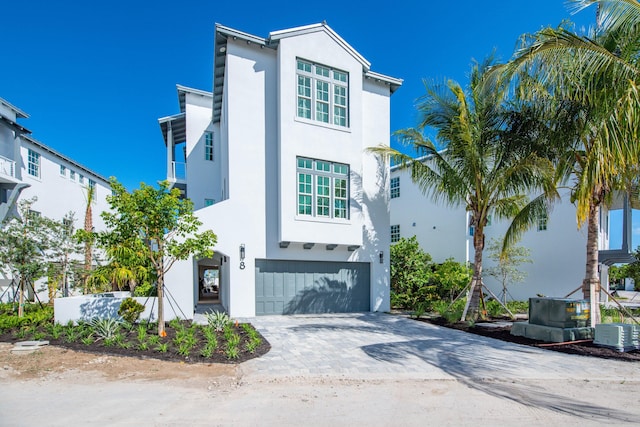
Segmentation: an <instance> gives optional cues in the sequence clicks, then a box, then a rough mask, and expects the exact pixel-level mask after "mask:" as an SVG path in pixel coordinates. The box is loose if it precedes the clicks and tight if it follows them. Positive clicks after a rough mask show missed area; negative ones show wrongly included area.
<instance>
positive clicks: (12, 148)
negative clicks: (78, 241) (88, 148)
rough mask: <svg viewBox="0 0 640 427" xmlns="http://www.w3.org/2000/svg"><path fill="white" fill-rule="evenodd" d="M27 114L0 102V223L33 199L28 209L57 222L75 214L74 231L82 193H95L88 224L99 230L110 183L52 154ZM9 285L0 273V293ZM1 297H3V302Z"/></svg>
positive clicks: (79, 216) (82, 209)
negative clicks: (25, 121) (91, 189)
mask: <svg viewBox="0 0 640 427" xmlns="http://www.w3.org/2000/svg"><path fill="white" fill-rule="evenodd" d="M28 117H29V116H28V115H27V114H26V113H25V112H24V111H22V110H20V109H19V108H18V107H15V106H13V105H12V104H10V103H9V102H8V101H6V100H4V99H2V98H0V222H2V221H4V220H5V218H8V217H9V216H11V215H17V209H16V206H17V203H18V202H19V201H20V200H26V199H31V198H33V197H36V198H37V201H36V202H35V203H34V204H33V205H32V207H31V209H32V210H33V211H35V212H38V213H39V214H40V215H43V216H46V217H48V218H51V219H55V220H59V221H60V220H62V219H63V218H64V216H65V215H66V214H67V213H68V212H70V211H71V212H74V213H75V224H74V227H75V228H81V227H83V226H84V213H85V208H86V189H87V187H88V186H92V187H94V189H95V198H94V206H93V212H94V215H93V224H94V228H95V229H96V230H101V229H103V228H104V224H103V223H102V218H101V217H100V215H99V214H100V212H102V211H103V210H106V209H107V208H108V204H107V203H106V196H108V195H110V194H111V187H110V185H109V181H108V180H107V179H106V178H104V177H102V176H100V175H99V174H97V173H95V172H93V171H92V170H90V169H88V168H87V167H85V166H83V165H81V164H79V163H78V162H76V161H74V160H73V159H71V158H69V157H67V156H65V155H63V154H61V153H59V152H57V151H55V150H53V149H52V148H50V147H48V146H46V145H45V144H43V143H42V142H40V141H38V140H36V139H34V138H33V137H32V136H31V131H30V130H29V129H27V128H26V127H24V126H23V125H22V124H21V123H18V122H19V121H21V119H26V118H28ZM10 283H11V277H9V276H8V275H7V273H6V272H4V271H2V269H0V295H2V294H3V293H4V290H5V289H6V287H7V286H9V284H10ZM7 295H8V294H7V293H5V299H6V298H7Z"/></svg>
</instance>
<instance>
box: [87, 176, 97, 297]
mask: <svg viewBox="0 0 640 427" xmlns="http://www.w3.org/2000/svg"><path fill="white" fill-rule="evenodd" d="M86 191H87V207H86V208H85V212H84V231H85V234H84V236H85V238H84V273H85V277H84V293H85V294H86V293H87V292H88V280H89V275H90V273H91V264H92V261H93V260H92V255H93V241H94V236H93V208H92V206H91V205H93V200H94V199H95V195H96V188H95V186H93V185H91V184H89V185H87V187H86Z"/></svg>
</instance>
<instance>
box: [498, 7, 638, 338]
mask: <svg viewBox="0 0 640 427" xmlns="http://www.w3.org/2000/svg"><path fill="white" fill-rule="evenodd" d="M571 3H572V4H573V5H574V7H575V8H576V9H577V10H582V9H584V8H586V7H589V6H591V5H596V6H597V8H598V11H597V22H596V27H595V28H594V29H593V30H591V31H590V32H589V33H587V34H577V33H576V32H574V31H572V29H571V28H570V27H568V26H567V25H562V26H560V27H559V28H545V29H543V30H541V31H539V32H538V33H536V34H535V35H533V36H531V37H525V38H524V40H525V43H524V46H523V47H522V48H521V49H520V50H519V51H518V52H516V57H515V59H514V60H513V61H512V62H511V64H510V65H509V67H508V68H507V69H508V71H509V72H510V73H511V75H513V76H516V77H517V78H518V79H520V80H521V81H526V80H529V79H530V81H531V82H532V84H529V85H528V86H525V88H526V89H527V90H524V91H522V92H521V93H520V94H521V95H524V97H525V99H526V100H527V101H528V102H535V103H548V104H549V105H552V106H554V107H553V109H550V110H552V111H550V112H551V113H552V115H550V120H551V121H552V122H553V121H555V122H556V123H557V122H558V120H562V121H564V122H565V123H567V122H566V118H562V119H557V116H558V115H560V116H562V113H563V110H565V111H566V110H567V109H572V110H574V112H573V113H572V114H571V116H572V117H573V120H571V121H570V122H569V123H571V124H572V125H573V135H572V136H570V137H568V138H565V139H564V144H563V146H562V149H561V150H559V151H558V153H559V157H558V158H556V159H555V163H556V165H557V168H558V171H560V174H563V175H564V177H565V179H568V178H571V179H572V181H573V182H572V185H571V188H572V201H574V203H575V204H576V208H577V209H576V216H577V219H578V224H579V225H582V224H584V223H585V222H586V223H587V253H586V272H585V277H584V280H583V283H582V290H583V296H584V297H585V298H586V299H589V300H590V301H591V313H592V316H591V323H592V326H593V325H594V324H596V323H599V322H600V305H599V298H600V279H599V274H598V233H599V215H600V210H601V207H603V206H607V204H609V203H610V200H611V196H612V194H613V192H614V191H616V190H621V191H629V192H630V193H633V194H636V195H637V193H635V192H631V191H630V190H631V188H632V187H633V186H635V185H637V177H638V161H637V159H638V157H639V154H640V147H639V144H638V140H639V137H640V120H639V118H638V114H639V112H640V55H639V53H640V42H639V40H640V4H639V3H638V2H637V1H635V0H572V1H571ZM524 73H527V74H528V76H529V77H527V78H525V79H523V78H522V76H523V74H524ZM558 105H564V106H565V107H564V108H562V109H558V108H557V106H558ZM558 113H560V114H558Z"/></svg>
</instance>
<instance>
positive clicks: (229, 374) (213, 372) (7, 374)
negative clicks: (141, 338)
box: [0, 343, 238, 386]
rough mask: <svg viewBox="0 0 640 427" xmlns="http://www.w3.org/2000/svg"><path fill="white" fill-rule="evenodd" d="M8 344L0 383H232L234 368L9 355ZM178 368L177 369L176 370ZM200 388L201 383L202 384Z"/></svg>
mask: <svg viewBox="0 0 640 427" xmlns="http://www.w3.org/2000/svg"><path fill="white" fill-rule="evenodd" d="M12 347H13V346H12V345H11V344H9V343H0V369H1V371H0V379H3V378H5V379H7V378H15V379H17V380H32V379H42V378H46V377H57V376H61V375H62V376H64V375H65V374H68V373H73V374H78V373H87V374H89V375H90V376H96V377H99V378H101V379H104V380H107V381H115V380H121V379H143V380H148V381H160V380H185V379H189V380H190V383H191V384H193V385H194V386H199V385H202V384H198V383H197V381H196V382H195V383H193V382H192V381H191V380H193V379H202V378H219V379H220V380H223V379H224V380H225V381H227V382H230V383H231V382H233V380H234V379H235V378H236V376H237V366H238V365H235V364H219V363H212V364H197V363H176V362H167V361H163V360H158V359H138V358H132V357H123V356H109V355H101V354H92V353H85V352H80V351H74V350H69V349H65V348H61V347H55V346H44V347H42V348H41V349H40V350H37V351H35V352H33V353H30V354H13V353H11V348H12ZM176 366H179V369H176ZM203 384H204V383H203Z"/></svg>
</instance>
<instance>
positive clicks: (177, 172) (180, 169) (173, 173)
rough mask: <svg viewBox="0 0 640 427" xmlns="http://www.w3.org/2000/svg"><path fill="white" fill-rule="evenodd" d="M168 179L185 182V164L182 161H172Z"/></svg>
mask: <svg viewBox="0 0 640 427" xmlns="http://www.w3.org/2000/svg"><path fill="white" fill-rule="evenodd" d="M169 173H170V175H169V177H168V178H169V181H174V182H186V180H187V164H186V163H184V162H172V163H171V170H170V171H169Z"/></svg>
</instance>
